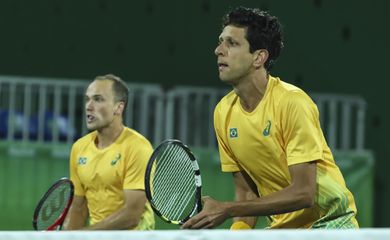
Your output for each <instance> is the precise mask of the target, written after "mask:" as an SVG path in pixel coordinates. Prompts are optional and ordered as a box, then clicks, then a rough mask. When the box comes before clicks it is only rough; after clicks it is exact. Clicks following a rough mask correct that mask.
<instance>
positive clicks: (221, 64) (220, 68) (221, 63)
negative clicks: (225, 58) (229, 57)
mask: <svg viewBox="0 0 390 240" xmlns="http://www.w3.org/2000/svg"><path fill="white" fill-rule="evenodd" d="M227 67H229V65H227V64H226V63H224V62H218V70H219V71H222V70H224V69H225V68H227Z"/></svg>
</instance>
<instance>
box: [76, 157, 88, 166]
mask: <svg viewBox="0 0 390 240" xmlns="http://www.w3.org/2000/svg"><path fill="white" fill-rule="evenodd" d="M86 163H87V158H86V157H79V160H78V161H77V164H78V165H85V164H86Z"/></svg>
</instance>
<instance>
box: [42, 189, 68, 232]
mask: <svg viewBox="0 0 390 240" xmlns="http://www.w3.org/2000/svg"><path fill="white" fill-rule="evenodd" d="M70 197H71V187H70V186H69V184H62V185H59V186H58V187H57V188H55V189H54V190H53V191H52V192H51V194H49V195H48V196H47V198H46V200H45V201H44V202H43V204H42V206H41V208H40V211H39V213H38V221H37V228H38V229H37V230H46V229H47V228H48V227H50V226H51V225H52V224H53V223H54V222H55V221H56V220H57V219H58V218H59V217H60V216H61V214H62V213H63V211H64V209H65V208H66V206H67V204H68V200H69V198H70Z"/></svg>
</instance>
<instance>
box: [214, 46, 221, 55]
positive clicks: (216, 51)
mask: <svg viewBox="0 0 390 240" xmlns="http://www.w3.org/2000/svg"><path fill="white" fill-rule="evenodd" d="M214 54H215V55H217V56H221V55H223V46H222V43H220V44H218V46H217V47H216V48H215V50H214Z"/></svg>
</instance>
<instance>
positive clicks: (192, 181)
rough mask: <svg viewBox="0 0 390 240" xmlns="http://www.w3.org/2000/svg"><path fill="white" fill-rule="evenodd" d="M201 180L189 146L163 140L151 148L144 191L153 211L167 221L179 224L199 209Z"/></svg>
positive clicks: (175, 141)
mask: <svg viewBox="0 0 390 240" xmlns="http://www.w3.org/2000/svg"><path fill="white" fill-rule="evenodd" d="M201 187H202V180H201V177H200V171H199V166H198V163H197V161H196V158H195V156H194V155H193V154H192V152H191V151H190V149H189V148H188V147H187V146H185V145H184V144H183V143H181V142H180V141H179V140H174V139H170V140H165V141H164V142H162V143H161V144H160V145H159V146H158V147H157V148H156V149H155V150H154V152H153V154H152V156H151V157H150V159H149V162H148V165H147V168H146V173H145V192H146V196H147V198H148V200H149V202H150V204H151V206H152V208H153V210H154V212H155V213H156V214H157V215H158V216H159V217H161V218H162V219H163V220H165V221H166V222H168V223H173V224H180V225H181V224H183V223H185V222H186V221H187V220H188V219H189V218H191V217H192V216H194V215H195V213H196V212H200V211H201V210H202V203H201Z"/></svg>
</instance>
